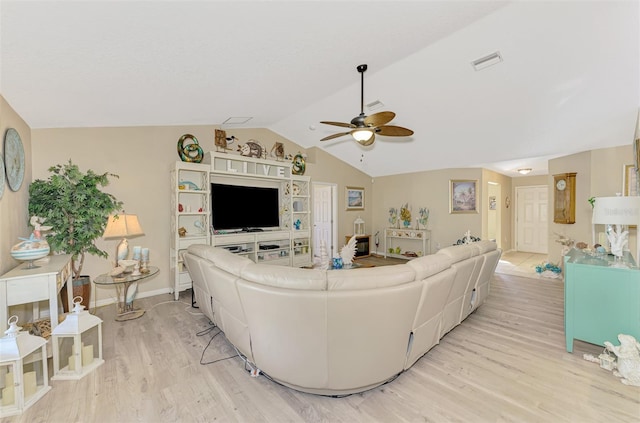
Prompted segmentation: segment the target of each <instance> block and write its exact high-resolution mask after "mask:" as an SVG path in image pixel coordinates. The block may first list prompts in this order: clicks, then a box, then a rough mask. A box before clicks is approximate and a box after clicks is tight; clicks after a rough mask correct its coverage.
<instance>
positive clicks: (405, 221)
mask: <svg viewBox="0 0 640 423" xmlns="http://www.w3.org/2000/svg"><path fill="white" fill-rule="evenodd" d="M402 223H403V224H404V227H405V229H408V228H409V225H411V222H410V221H409V220H403V221H402Z"/></svg>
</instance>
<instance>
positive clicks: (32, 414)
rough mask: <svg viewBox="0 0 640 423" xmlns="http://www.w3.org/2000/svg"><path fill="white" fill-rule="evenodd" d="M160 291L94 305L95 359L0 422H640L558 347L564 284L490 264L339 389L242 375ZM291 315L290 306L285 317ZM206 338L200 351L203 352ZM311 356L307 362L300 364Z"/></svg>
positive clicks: (618, 394)
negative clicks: (479, 280)
mask: <svg viewBox="0 0 640 423" xmlns="http://www.w3.org/2000/svg"><path fill="white" fill-rule="evenodd" d="M190 299H191V296H190V291H186V292H184V293H183V294H182V295H181V296H180V301H178V302H175V301H172V300H171V296H170V295H163V296H157V297H153V298H147V299H143V300H140V301H139V305H142V306H144V307H146V308H147V309H148V311H147V313H146V314H145V315H144V316H143V317H142V318H140V319H138V320H134V321H129V322H122V323H120V322H115V321H114V320H113V318H114V308H113V306H108V307H102V308H100V309H98V310H97V312H96V313H97V315H99V316H100V317H101V318H102V319H104V324H103V329H104V336H103V338H104V358H105V360H106V362H105V364H104V365H102V366H101V367H100V368H98V369H97V371H95V372H94V373H91V374H90V375H88V376H86V377H85V378H84V379H82V380H80V381H53V382H52V385H53V389H52V390H51V391H50V392H49V393H47V394H46V395H45V397H44V398H42V399H41V400H40V401H39V402H38V403H36V404H35V405H34V406H33V407H32V408H30V409H29V410H27V411H26V412H25V413H24V414H23V415H22V416H17V417H11V418H7V419H4V420H3V422H6V423H13V422H29V423H34V422H56V423H57V422H212V421H216V422H301V421H305V422H405V421H407V422H417V421H421V422H449V421H454V422H505V421H511V422H602V421H607V422H638V421H639V420H640V388H637V387H630V386H626V385H623V384H622V383H621V382H620V381H619V380H618V378H616V377H614V376H613V375H612V373H611V372H608V371H606V370H603V369H600V367H599V366H598V365H597V364H594V363H591V362H588V361H585V360H584V359H583V358H582V354H583V353H585V352H588V353H592V354H595V355H598V354H599V353H600V352H601V351H602V348H601V347H599V346H594V345H590V344H585V343H581V342H576V345H575V348H574V353H573V354H569V353H567V352H566V351H565V348H564V332H563V285H562V282H561V281H558V280H548V279H529V278H523V277H519V276H512V275H502V274H496V275H495V276H494V279H493V282H492V288H491V294H490V296H489V298H488V300H487V302H486V303H485V304H484V305H483V306H482V307H480V308H479V309H478V310H477V311H476V312H475V313H473V314H472V315H471V316H469V317H468V318H467V320H465V321H464V322H463V323H462V324H461V325H460V326H458V327H456V328H455V329H454V330H453V331H452V332H450V333H449V334H448V335H446V336H445V337H444V338H443V339H442V341H441V343H440V344H439V345H437V346H436V347H434V348H433V349H432V350H431V351H430V352H429V353H427V354H426V355H425V356H424V357H422V358H421V359H420V360H419V361H418V362H417V363H416V364H415V365H414V366H413V367H412V368H411V369H409V370H408V371H406V372H405V373H403V374H401V375H400V376H399V377H398V378H397V379H395V380H394V381H392V382H390V383H388V384H386V385H383V386H381V387H379V388H376V389H373V390H370V391H367V392H364V393H361V394H355V395H351V396H348V397H344V398H329V397H321V396H314V395H309V394H304V393H301V392H297V391H294V390H291V389H289V388H285V387H283V386H280V385H278V384H276V383H274V382H272V381H270V380H268V379H267V378H265V377H264V376H260V377H258V378H252V377H250V375H249V373H247V372H246V371H245V370H244V365H243V363H242V361H241V360H240V359H239V358H237V357H235V358H230V359H227V360H222V361H219V362H216V363H213V364H208V365H202V364H200V361H201V359H202V361H204V362H209V361H214V360H217V359H221V358H225V357H233V356H234V354H235V353H234V350H233V348H232V347H231V346H230V345H229V344H228V342H227V341H226V340H225V338H224V337H223V336H222V335H218V336H216V337H214V338H213V339H212V335H213V333H215V332H217V329H216V330H215V331H214V332H212V333H209V334H207V335H204V336H197V333H198V332H200V331H202V330H204V329H206V328H208V327H209V323H208V322H207V319H205V318H204V317H203V316H202V315H200V314H199V313H198V312H197V310H194V309H191V308H190V307H189V306H188V305H187V304H186V303H189V301H190ZM295 317H296V316H292V318H295ZM210 341H211V343H210V347H209V348H208V349H207V350H206V352H205V353H204V356H203V357H202V358H201V356H202V355H203V350H204V348H205V347H206V345H207V344H208V343H209V342H210ZM309 366H313V363H311V362H310V363H309Z"/></svg>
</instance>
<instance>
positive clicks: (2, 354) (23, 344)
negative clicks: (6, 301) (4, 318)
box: [0, 316, 51, 418]
mask: <svg viewBox="0 0 640 423" xmlns="http://www.w3.org/2000/svg"><path fill="white" fill-rule="evenodd" d="M8 323H9V329H8V330H7V331H6V332H5V334H6V336H4V337H2V338H0V396H1V398H0V418H2V417H7V416H14V415H17V414H21V413H22V412H23V411H24V410H26V409H27V408H29V407H31V406H32V405H33V404H35V402H36V401H38V400H39V399H40V398H42V397H43V396H44V394H46V393H47V392H49V390H50V389H51V387H50V386H49V373H48V370H47V340H46V339H44V338H42V337H40V336H34V335H31V334H29V333H27V332H21V331H20V329H21V328H20V327H18V317H17V316H11V318H10V319H9V321H8Z"/></svg>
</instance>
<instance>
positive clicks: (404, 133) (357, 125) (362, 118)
mask: <svg viewBox="0 0 640 423" xmlns="http://www.w3.org/2000/svg"><path fill="white" fill-rule="evenodd" d="M356 69H357V70H358V72H359V73H360V114H359V115H358V116H356V117H354V118H353V119H351V123H344V122H331V121H321V122H320V123H324V124H326V125H334V126H342V127H343V128H351V130H350V131H348V132H340V133H338V134H333V135H329V136H328V137H324V138H322V139H321V140H320V141H327V140H332V139H334V138H338V137H342V136H344V135H351V136H352V137H353V138H354V139H355V140H356V141H357V142H358V143H360V144H361V145H363V146H365V147H366V146H368V145H371V144H373V142H374V141H375V139H376V136H375V134H378V135H386V136H388V137H408V136H409V135H413V131H412V130H411V129H407V128H403V127H401V126H395V125H387V123H389V122H391V121H392V120H393V118H394V117H395V116H396V114H395V113H393V112H379V113H375V114H373V115H371V116H366V115H365V114H364V73H365V71H366V70H367V65H359V66H358V67H357V68H356Z"/></svg>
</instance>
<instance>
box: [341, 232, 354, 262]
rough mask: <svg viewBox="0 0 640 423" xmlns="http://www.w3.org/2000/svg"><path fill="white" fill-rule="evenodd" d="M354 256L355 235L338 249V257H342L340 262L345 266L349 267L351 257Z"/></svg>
mask: <svg viewBox="0 0 640 423" xmlns="http://www.w3.org/2000/svg"><path fill="white" fill-rule="evenodd" d="M355 256H356V236H355V235H354V236H352V237H351V238H349V242H347V245H345V246H344V247H342V249H341V250H340V257H342V263H343V265H344V266H346V267H351V264H352V263H353V258H354V257H355Z"/></svg>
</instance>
